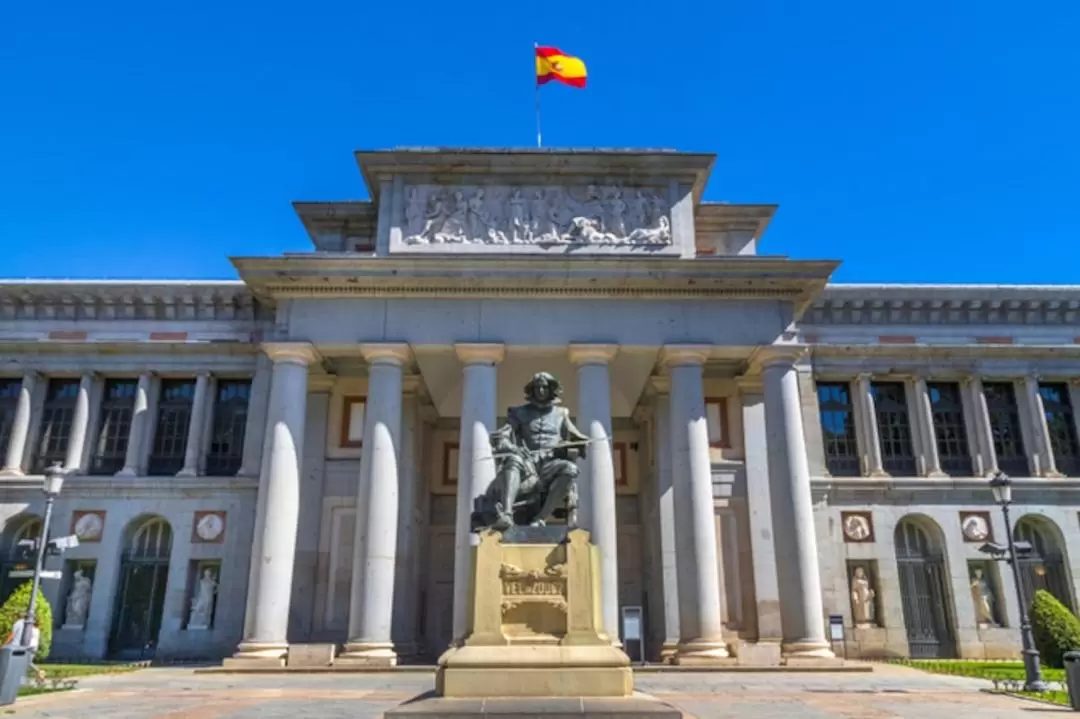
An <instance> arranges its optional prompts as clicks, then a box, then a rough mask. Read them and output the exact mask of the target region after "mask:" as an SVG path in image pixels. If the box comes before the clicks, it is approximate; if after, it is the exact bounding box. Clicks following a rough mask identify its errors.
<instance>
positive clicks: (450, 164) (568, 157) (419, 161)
mask: <svg viewBox="0 0 1080 719" xmlns="http://www.w3.org/2000/svg"><path fill="white" fill-rule="evenodd" d="M355 157H356V163H357V165H358V166H359V168H360V173H361V174H362V175H363V177H364V182H365V183H366V184H367V187H368V191H369V194H370V195H371V196H372V198H373V199H374V200H376V201H378V197H379V193H380V185H381V180H383V179H385V178H389V177H391V176H394V175H404V176H409V175H413V176H417V175H422V176H425V175H426V176H431V175H443V176H452V177H453V178H454V179H455V180H457V181H461V182H467V181H470V180H474V179H475V178H483V179H485V180H492V181H505V178H507V177H521V178H531V179H532V180H535V179H536V178H538V177H540V178H543V177H545V176H548V177H553V178H557V181H560V182H565V181H566V178H567V177H573V176H577V177H587V178H599V177H603V178H608V179H616V180H619V181H621V182H626V183H628V184H631V183H634V182H637V181H641V182H645V183H651V182H655V181H656V178H658V177H662V178H663V179H664V180H676V181H678V182H682V183H685V184H687V185H690V186H691V187H692V192H693V195H694V200H695V202H697V201H698V200H700V199H701V194H702V192H703V190H704V188H705V183H706V182H707V181H708V179H709V174H710V172H711V171H712V166H713V161H714V160H715V159H716V155H714V154H711V153H689V152H676V151H674V150H653V149H623V150H619V149H605V150H601V149H581V150H577V149H534V148H500V149H490V148H488V149H480V148H447V147H419V148H396V149H390V150H358V151H356V153H355Z"/></svg>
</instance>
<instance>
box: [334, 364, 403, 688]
mask: <svg viewBox="0 0 1080 719" xmlns="http://www.w3.org/2000/svg"><path fill="white" fill-rule="evenodd" d="M360 351H361V352H362V353H363V355H364V359H365V360H367V362H368V394H367V405H366V406H365V408H364V435H363V437H364V446H363V449H362V451H361V459H360V483H359V489H358V492H357V497H356V539H355V541H354V544H353V546H354V547H355V549H354V550H353V551H354V554H353V567H352V586H351V589H350V594H349V597H350V601H349V642H348V644H347V645H346V646H345V653H344V655H343V656H342V661H344V662H345V663H356V664H364V665H369V666H387V667H389V666H394V665H395V664H397V654H396V653H395V652H394V642H393V636H392V628H393V615H394V573H395V565H396V564H397V538H398V512H399V509H400V507H399V505H398V496H399V492H400V476H401V473H400V470H399V468H400V462H401V396H402V395H401V393H402V367H403V365H404V364H405V363H406V362H408V361H409V346H408V345H407V344H401V343H385V344H365V345H361V347H360Z"/></svg>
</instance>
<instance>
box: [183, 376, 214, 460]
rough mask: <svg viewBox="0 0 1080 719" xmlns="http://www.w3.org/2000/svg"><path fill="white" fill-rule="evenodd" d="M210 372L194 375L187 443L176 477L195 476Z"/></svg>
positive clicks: (203, 428)
mask: <svg viewBox="0 0 1080 719" xmlns="http://www.w3.org/2000/svg"><path fill="white" fill-rule="evenodd" d="M209 386H210V373H209V372H200V373H199V374H198V375H197V376H196V377H195V396H194V397H193V398H192V400H191V416H190V418H189V419H188V432H187V444H186V445H185V446H184V466H183V468H182V469H181V470H180V471H179V472H177V473H176V476H177V477H197V476H198V475H199V457H200V456H202V450H203V435H204V434H205V431H204V430H205V427H206V401H207V396H208V395H209V392H208V389H209Z"/></svg>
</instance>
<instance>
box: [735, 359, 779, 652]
mask: <svg viewBox="0 0 1080 719" xmlns="http://www.w3.org/2000/svg"><path fill="white" fill-rule="evenodd" d="M739 391H740V394H741V396H742V428H743V446H744V447H745V448H746V449H745V452H746V454H745V457H746V459H745V462H746V504H747V512H746V514H747V520H748V522H749V525H750V560H751V565H752V567H753V571H754V599H755V603H756V607H755V615H756V617H755V618H756V620H757V622H756V624H757V643H756V644H754V645H752V646H751V645H743V646H742V647H740V649H739V661H740V662H741V663H746V664H779V663H780V652H781V650H780V645H781V642H782V640H783V636H784V632H783V624H782V621H781V617H780V588H779V585H778V584H777V579H776V561H777V560H776V547H775V545H774V543H773V534H774V530H773V512H772V499H771V494H770V491H769V442H768V430H767V429H766V424H765V398H764V396H763V395H762V388H761V384H760V382H758V381H756V380H755V381H752V380H747V379H745V378H744V379H742V380H741V381H740V383H739ZM748 653H749V654H751V655H752V656H753V657H754V659H755V660H756V661H748V659H749V657H746V656H744V654H748Z"/></svg>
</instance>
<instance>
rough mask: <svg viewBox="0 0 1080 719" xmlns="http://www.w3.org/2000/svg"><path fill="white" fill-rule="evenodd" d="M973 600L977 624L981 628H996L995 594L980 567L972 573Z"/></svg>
mask: <svg viewBox="0 0 1080 719" xmlns="http://www.w3.org/2000/svg"><path fill="white" fill-rule="evenodd" d="M971 599H972V601H974V602H975V623H976V624H978V625H979V626H980V627H996V626H997V622H996V621H994V593H993V591H991V589H990V584H989V583H988V582H987V581H986V578H985V577H983V570H982V569H981V568H979V567H976V568H975V569H973V570H972V571H971Z"/></svg>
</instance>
